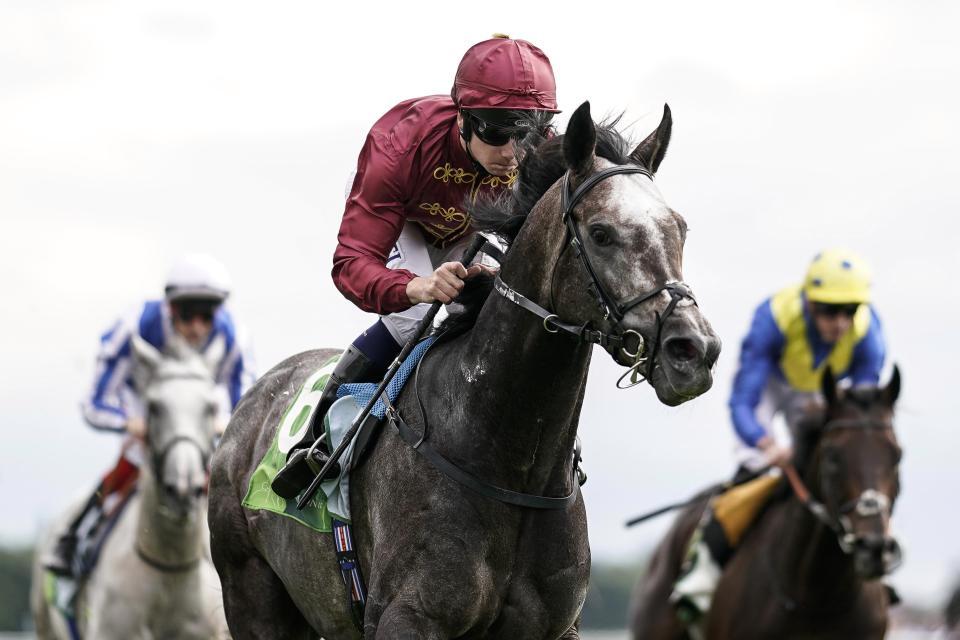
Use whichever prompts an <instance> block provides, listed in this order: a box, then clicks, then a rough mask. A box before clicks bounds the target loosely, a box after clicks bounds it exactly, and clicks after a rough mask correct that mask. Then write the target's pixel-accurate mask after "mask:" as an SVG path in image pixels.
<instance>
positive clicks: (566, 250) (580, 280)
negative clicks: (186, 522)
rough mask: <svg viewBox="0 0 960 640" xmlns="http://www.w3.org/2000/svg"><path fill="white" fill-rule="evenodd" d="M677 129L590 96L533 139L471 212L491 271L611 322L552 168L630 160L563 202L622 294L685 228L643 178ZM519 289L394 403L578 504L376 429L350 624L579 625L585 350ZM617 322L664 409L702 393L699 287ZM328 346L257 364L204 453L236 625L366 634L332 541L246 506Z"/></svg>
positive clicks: (469, 631)
mask: <svg viewBox="0 0 960 640" xmlns="http://www.w3.org/2000/svg"><path fill="white" fill-rule="evenodd" d="M670 129H671V118H670V114H669V110H668V109H665V111H664V118H663V121H662V122H661V124H660V126H659V127H658V129H657V130H656V131H655V132H654V133H652V134H651V135H650V136H649V137H648V138H647V139H646V140H645V141H644V142H642V143H641V144H640V145H639V146H638V147H637V148H636V149H635V150H633V152H632V153H631V152H630V148H629V147H628V146H626V143H625V142H624V140H623V139H622V138H621V137H620V136H619V135H618V134H616V132H614V131H613V129H612V128H608V127H598V126H596V125H595V124H594V122H593V121H592V119H591V117H590V109H589V104H588V103H584V105H582V106H581V107H580V108H579V109H578V110H577V111H576V113H574V114H573V116H572V119H571V121H570V124H569V126H568V129H567V132H566V134H565V136H560V137H556V138H554V139H552V140H550V141H547V142H544V143H543V144H542V145H540V146H538V147H536V148H533V147H531V148H528V149H527V150H526V153H525V158H524V161H523V163H522V164H521V168H520V172H521V173H520V178H519V181H518V185H517V187H516V188H515V190H514V191H513V193H512V195H511V196H510V199H509V201H505V202H500V203H494V204H488V205H486V206H485V207H480V208H476V209H474V210H472V211H471V213H472V214H473V216H474V220H475V221H476V223H477V224H478V225H479V226H481V227H487V228H492V227H495V228H496V231H497V232H499V234H500V235H501V236H502V237H504V239H505V240H506V241H507V242H508V243H509V245H510V249H509V253H508V255H507V257H506V259H505V261H504V262H503V265H502V269H501V272H500V277H501V279H502V282H505V283H508V284H509V286H510V287H512V288H513V291H514V293H515V294H516V293H517V292H519V294H522V296H525V297H526V298H527V299H529V300H532V301H535V302H536V303H538V304H539V305H543V306H544V307H546V308H548V309H549V310H550V313H551V314H555V315H553V316H552V321H556V322H559V321H562V322H564V323H567V325H568V326H571V327H573V326H576V327H582V326H583V325H587V324H590V325H591V326H593V327H596V328H598V329H600V330H603V331H610V330H611V326H612V321H611V320H610V319H609V318H605V317H604V313H603V311H602V310H601V309H600V308H599V307H598V304H597V299H596V298H595V297H594V295H593V294H592V293H591V292H590V290H589V289H588V282H589V276H588V274H587V273H586V270H585V267H584V264H583V263H582V262H581V261H580V260H579V258H578V257H577V256H576V255H575V253H574V252H573V251H571V250H570V245H569V243H568V242H566V241H565V239H566V237H567V233H568V230H567V229H566V227H565V224H564V221H563V220H562V217H561V212H560V210H559V209H560V203H561V189H563V188H565V185H564V184H563V183H562V182H561V181H560V179H561V178H562V177H563V176H564V174H567V175H568V176H569V179H570V181H571V185H570V186H571V187H574V188H575V187H576V186H578V185H580V184H582V183H583V182H584V181H585V180H587V179H588V178H589V176H591V175H593V174H595V173H596V172H597V171H600V170H603V169H605V168H609V167H613V166H616V165H623V166H627V165H629V166H631V167H634V168H639V169H642V172H641V173H631V174H623V175H619V174H618V175H614V176H611V177H609V178H608V179H606V180H604V181H603V182H602V183H600V184H599V185H597V186H596V187H595V188H593V189H592V190H591V191H590V192H589V193H587V194H586V196H585V197H584V198H583V200H582V201H581V202H580V204H579V205H578V206H576V207H575V208H574V210H573V214H572V215H573V218H574V224H575V225H577V229H578V230H579V232H580V233H581V234H582V236H583V237H584V238H585V240H584V248H585V250H586V251H587V252H589V253H590V254H591V260H592V264H593V265H594V266H595V267H596V271H597V278H599V279H600V280H601V281H602V285H603V286H604V287H605V288H606V289H607V290H608V291H609V293H610V294H611V295H612V296H614V297H615V298H616V299H617V300H630V299H634V298H636V297H637V295H638V294H639V293H640V292H643V291H649V290H651V289H654V288H656V287H657V286H659V285H662V284H663V283H666V282H673V281H677V282H679V281H680V280H681V279H682V278H681V254H682V250H683V242H684V235H685V230H686V224H685V222H684V221H683V218H682V217H680V215H679V214H677V213H676V212H674V211H673V210H671V209H670V208H669V207H668V206H667V205H666V203H665V201H664V199H663V197H662V196H661V194H660V192H659V190H658V189H657V187H656V186H655V185H654V183H653V180H652V176H653V174H654V173H655V172H656V170H657V167H658V166H659V164H660V161H661V160H662V158H663V156H664V153H665V151H666V147H667V143H668V140H669V136H670ZM481 209H483V210H481ZM516 299H517V298H516V296H515V295H514V296H513V300H512V299H510V298H508V297H507V296H505V295H498V294H490V295H489V296H488V297H486V298H484V299H481V300H480V302H479V303H478V304H476V305H475V306H474V312H475V315H474V318H473V322H474V324H473V326H472V328H471V329H469V330H463V331H462V332H461V333H460V335H458V336H455V337H451V338H449V339H441V340H440V341H439V342H438V343H437V344H436V345H435V346H434V347H432V348H431V351H430V353H428V356H427V357H426V359H425V360H424V361H423V362H422V364H421V367H420V372H419V376H418V378H417V379H416V381H414V382H412V383H410V384H408V385H407V388H406V389H405V390H404V391H403V392H402V394H401V395H400V397H399V399H398V401H397V408H398V410H399V413H400V414H401V415H402V416H403V417H404V419H405V420H406V421H407V423H408V424H409V425H410V427H411V428H413V429H415V430H417V431H423V430H424V429H425V428H428V429H429V439H430V442H431V443H432V444H433V447H434V448H435V449H436V450H437V451H439V452H440V453H441V454H442V455H444V456H445V457H446V458H447V459H449V460H450V461H452V462H453V463H454V464H455V465H457V466H459V467H460V468H461V469H462V470H464V471H466V472H468V473H470V474H472V475H473V476H475V477H477V478H481V479H482V480H483V481H485V482H487V483H489V484H491V485H495V486H497V487H500V488H507V489H510V490H512V491H517V492H526V493H530V494H538V495H540V496H549V497H560V496H566V495H568V494H571V493H572V492H575V493H574V496H575V499H574V501H573V502H572V503H571V504H570V505H569V506H568V507H566V508H563V509H531V508H524V507H520V506H515V505H512V504H505V503H503V502H499V501H497V500H493V499H491V498H489V497H486V496H483V495H480V494H479V493H477V492H475V491H474V490H473V489H471V488H468V487H467V486H464V485H462V484H460V483H458V482H456V481H454V480H452V479H450V478H449V477H448V476H446V475H444V474H442V473H441V472H440V471H438V470H437V469H436V468H434V467H433V466H432V465H431V464H430V463H429V462H427V460H425V459H424V458H423V457H421V456H420V455H419V454H418V452H417V451H415V450H414V449H413V448H411V447H410V446H408V445H407V444H406V443H405V442H404V441H403V440H401V438H400V437H398V433H397V431H396V430H394V429H393V428H392V427H391V426H385V427H383V428H382V431H381V432H380V433H379V439H378V440H376V442H375V443H374V444H373V446H372V449H371V450H370V452H369V453H368V454H367V456H366V457H365V458H364V459H363V461H362V462H361V464H360V465H359V466H358V468H355V469H354V471H353V474H352V476H351V492H352V493H351V503H352V506H351V511H352V514H353V524H354V526H355V542H356V547H357V549H358V553H359V559H360V564H361V566H362V569H363V571H364V574H365V576H366V579H367V584H368V588H369V593H368V599H367V603H366V610H365V617H364V621H363V634H362V637H366V638H377V639H395V638H419V639H437V640H439V639H441V638H511V639H526V638H531V639H533V638H536V639H544V640H547V639H549V640H554V639H556V638H578V637H579V634H578V631H577V627H578V625H579V615H580V610H581V608H582V605H583V601H584V597H585V595H586V591H587V582H588V579H589V572H590V549H589V545H588V541H587V522H586V516H585V511H584V504H583V499H582V496H580V494H579V491H578V486H577V483H576V480H575V477H574V476H573V465H574V459H573V455H572V452H573V450H574V446H575V439H576V435H577V423H578V420H579V414H580V407H581V404H582V402H583V395H584V389H585V385H586V380H587V369H588V366H589V363H590V357H591V345H590V344H589V343H587V342H584V341H582V340H577V339H571V337H570V336H569V335H566V334H565V333H560V332H558V331H557V329H556V327H555V326H554V324H551V323H550V322H548V323H546V324H545V322H544V320H543V319H541V318H540V317H537V316H536V315H534V314H533V313H529V312H528V311H527V310H526V309H524V308H521V307H520V306H517V304H515V300H516ZM671 305H673V306H675V308H674V309H672V313H669V314H668V313H665V312H666V310H667V308H668V306H671ZM620 326H621V329H622V330H624V331H627V330H629V331H631V332H636V333H635V334H632V335H634V336H636V335H637V334H639V335H642V336H643V337H644V338H645V339H646V342H647V344H654V343H656V344H657V345H658V347H659V348H658V349H657V351H656V353H657V355H656V357H655V358H654V360H655V362H654V363H652V364H651V365H650V366H649V367H648V369H647V372H648V375H649V377H650V382H651V384H652V386H653V387H654V389H655V390H656V393H657V395H658V397H659V398H660V399H661V401H662V402H664V403H666V404H669V405H676V404H679V403H681V402H683V401H685V400H688V399H690V398H693V397H695V396H697V395H699V394H701V393H703V392H705V391H706V390H707V389H708V388H709V387H710V386H711V384H712V373H711V367H712V365H713V364H714V362H715V361H716V358H717V356H718V354H719V350H720V343H719V340H718V338H717V337H716V335H715V334H714V332H713V330H712V329H711V328H710V325H709V324H708V322H707V321H706V319H705V318H704V317H703V316H702V315H701V313H700V310H699V308H698V307H697V306H696V304H694V303H693V301H692V300H691V299H689V298H685V299H683V300H682V301H680V302H679V303H678V302H677V301H676V300H674V299H673V298H672V297H671V295H670V294H669V293H668V292H667V291H665V290H664V291H661V292H659V293H657V294H655V295H653V296H651V297H650V299H648V300H646V301H645V302H644V303H643V304H639V305H637V306H635V307H633V308H632V309H631V310H630V311H629V312H628V313H626V314H625V315H624V317H623V318H622V321H621V323H620ZM545 329H546V330H545ZM454 333H455V332H454ZM634 349H636V347H630V348H629V349H626V348H623V349H621V348H617V347H616V346H613V345H611V344H608V345H607V350H608V351H609V352H610V353H611V354H612V355H613V356H614V357H615V358H616V359H617V361H618V362H621V363H622V364H625V365H630V364H633V363H634V362H635V358H633V359H631V358H630V357H629V353H628V352H630V351H633V350H634ZM333 353H334V352H332V351H327V350H318V351H310V352H306V353H302V354H299V355H296V356H294V357H292V358H289V359H287V360H286V361H284V362H282V363H280V364H279V365H278V366H276V367H275V368H274V369H273V370H271V371H270V372H269V373H267V374H266V375H265V376H264V377H263V378H262V379H261V380H260V381H259V382H258V384H257V385H256V386H255V387H254V388H253V389H252V390H251V391H250V392H249V393H248V394H247V395H246V396H245V398H244V399H243V401H242V402H241V403H240V405H239V406H238V407H237V411H236V412H235V413H234V416H233V419H232V421H231V424H230V426H229V428H228V429H227V433H226V436H225V438H224V440H223V442H222V444H221V446H220V448H219V450H218V451H217V453H216V455H215V456H214V459H213V464H212V468H211V480H210V531H211V535H212V552H213V559H214V563H215V564H216V567H217V571H218V572H219V574H220V579H221V582H222V584H223V594H224V605H225V608H226V613H227V620H228V622H229V624H230V629H231V632H232V633H233V635H234V637H236V638H240V639H245V638H251V639H252V638H266V637H273V638H289V639H295V638H315V637H317V635H320V636H322V637H324V638H327V639H328V640H332V639H340V638H358V637H361V633H360V632H359V631H358V630H357V628H356V627H355V626H354V623H353V622H352V621H351V614H350V609H349V606H348V601H347V599H346V590H345V586H344V584H343V581H342V579H341V576H340V573H339V571H338V567H337V565H336V562H335V560H334V545H333V542H332V540H331V539H330V538H329V537H328V536H321V535H318V534H316V533H315V532H314V531H312V530H310V529H308V528H306V527H304V526H301V525H299V524H297V523H295V522H294V521H292V520H291V519H289V518H284V517H281V516H278V515H276V514H274V513H271V512H266V511H249V510H245V509H244V508H242V507H241V500H242V499H243V497H244V495H245V492H246V490H247V485H248V481H249V478H250V475H251V473H252V472H253V470H254V468H255V467H256V466H257V464H258V462H259V461H260V459H261V458H262V457H263V455H264V452H265V451H266V450H267V448H268V446H269V445H270V442H271V439H272V437H273V435H274V433H275V431H276V428H277V425H278V423H279V420H280V417H281V414H282V413H283V412H284V410H285V409H286V404H287V402H286V400H287V399H289V398H290V397H292V394H294V393H296V391H297V390H298V389H299V387H300V386H301V385H302V384H303V381H304V380H305V378H306V377H307V376H308V375H309V374H310V373H312V372H313V371H315V370H317V369H318V368H319V367H320V366H321V364H323V363H324V361H325V360H327V359H328V358H329V357H330V356H331V355H333ZM412 387H415V389H414V388H412ZM417 391H418V392H417ZM420 406H422V407H423V411H422V412H421V410H420ZM425 419H426V420H425ZM425 421H426V422H427V423H428V425H429V426H428V427H425Z"/></svg>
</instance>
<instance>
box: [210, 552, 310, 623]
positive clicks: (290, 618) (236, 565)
mask: <svg viewBox="0 0 960 640" xmlns="http://www.w3.org/2000/svg"><path fill="white" fill-rule="evenodd" d="M217 569H218V570H219V573H220V582H221V584H222V585H223V607H224V611H225V613H226V615H227V625H228V626H229V627H230V633H231V635H232V636H233V638H234V640H247V639H249V640H260V639H262V638H291V639H292V640H296V639H297V638H302V639H303V640H308V639H310V638H315V637H316V635H315V634H314V633H313V630H312V629H311V628H310V626H309V625H308V624H307V621H306V620H304V618H303V616H302V615H301V614H300V611H299V610H297V608H296V606H295V605H294V604H293V600H291V598H290V595H289V594H288V593H287V590H286V589H285V588H284V586H283V583H282V582H281V581H280V578H278V577H277V576H276V574H274V573H273V570H272V569H271V568H270V566H269V565H268V564H267V563H266V562H265V561H264V560H263V559H262V558H260V557H258V556H252V555H251V556H248V557H247V558H244V559H242V560H239V559H237V558H232V559H231V561H230V562H227V563H224V562H219V563H218V564H217Z"/></svg>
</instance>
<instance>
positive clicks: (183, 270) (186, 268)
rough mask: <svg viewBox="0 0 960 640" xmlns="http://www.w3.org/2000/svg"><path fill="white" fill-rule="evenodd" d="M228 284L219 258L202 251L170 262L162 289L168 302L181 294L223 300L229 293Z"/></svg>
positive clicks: (227, 274)
mask: <svg viewBox="0 0 960 640" xmlns="http://www.w3.org/2000/svg"><path fill="white" fill-rule="evenodd" d="M230 286H231V281H230V274H229V273H227V268H226V267H225V266H223V263H222V262H220V261H219V260H217V259H216V258H213V257H212V256H208V255H206V254H203V253H192V254H189V255H185V256H183V257H181V258H180V259H179V260H177V261H176V262H175V263H174V264H173V267H171V269H170V271H169V272H168V273H167V280H166V284H165V285H164V292H165V293H166V298H167V301H169V302H174V301H177V300H183V299H185V298H201V299H208V300H216V301H217V302H223V301H224V300H226V299H227V296H229V295H230Z"/></svg>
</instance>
